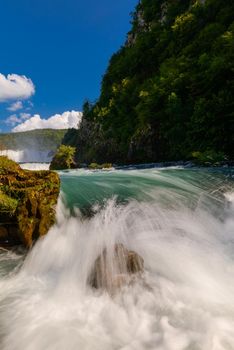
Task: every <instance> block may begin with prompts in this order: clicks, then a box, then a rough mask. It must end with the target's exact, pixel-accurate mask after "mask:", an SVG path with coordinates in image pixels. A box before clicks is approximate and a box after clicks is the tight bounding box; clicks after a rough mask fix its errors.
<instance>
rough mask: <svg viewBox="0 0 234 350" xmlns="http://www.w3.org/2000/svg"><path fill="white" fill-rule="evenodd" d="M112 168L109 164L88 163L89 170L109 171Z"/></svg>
mask: <svg viewBox="0 0 234 350" xmlns="http://www.w3.org/2000/svg"><path fill="white" fill-rule="evenodd" d="M110 168H112V164H111V163H103V164H97V163H90V164H89V169H91V170H95V169H110Z"/></svg>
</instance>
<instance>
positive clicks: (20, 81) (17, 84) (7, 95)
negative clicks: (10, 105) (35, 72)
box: [0, 73, 35, 102]
mask: <svg viewBox="0 0 234 350" xmlns="http://www.w3.org/2000/svg"><path fill="white" fill-rule="evenodd" d="M34 93H35V86H34V84H33V82H32V81H31V79H28V78H27V77H25V76H24V75H18V74H8V75H7V76H5V75H3V74H1V73H0V102H1V101H7V100H18V99H20V100H25V99H27V98H29V97H30V96H32V95H33V94H34Z"/></svg>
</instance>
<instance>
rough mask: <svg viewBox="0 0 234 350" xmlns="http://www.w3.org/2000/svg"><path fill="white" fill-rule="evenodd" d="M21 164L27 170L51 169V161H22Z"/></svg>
mask: <svg viewBox="0 0 234 350" xmlns="http://www.w3.org/2000/svg"><path fill="white" fill-rule="evenodd" d="M20 166H21V168H22V169H27V170H49V167H50V163H21V164H20Z"/></svg>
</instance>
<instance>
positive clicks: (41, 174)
mask: <svg viewBox="0 0 234 350" xmlns="http://www.w3.org/2000/svg"><path fill="white" fill-rule="evenodd" d="M59 188H60V180H59V176H58V174H57V173H55V172H51V171H44V170H43V171H29V170H23V169H21V168H20V166H19V165H18V164H16V163H15V162H13V161H11V160H9V159H8V158H7V157H3V156H2V157H1V156H0V228H1V235H0V243H1V241H3V240H4V241H7V242H8V243H9V244H10V245H15V244H20V243H22V244H24V245H25V246H26V247H31V245H32V244H33V242H34V241H35V240H36V239H38V238H39V237H40V236H43V235H45V234H46V233H47V232H48V230H49V228H50V227H51V225H52V224H53V223H54V221H55V206H56V203H57V199H58V195H59Z"/></svg>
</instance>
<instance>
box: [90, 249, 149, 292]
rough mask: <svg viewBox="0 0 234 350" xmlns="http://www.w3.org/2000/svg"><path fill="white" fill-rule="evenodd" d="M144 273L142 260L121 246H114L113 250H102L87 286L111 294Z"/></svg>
mask: <svg viewBox="0 0 234 350" xmlns="http://www.w3.org/2000/svg"><path fill="white" fill-rule="evenodd" d="M143 272H144V260H143V258H142V257H141V256H140V255H139V254H137V253H136V252H134V251H131V250H128V249H127V248H126V247H125V246H124V245H123V244H115V245H114V247H113V249H110V250H108V251H107V249H104V250H103V252H102V254H101V255H100V256H99V257H98V258H97V259H96V261H95V263H94V267H93V270H92V272H91V275H90V279H89V284H90V285H91V287H93V288H96V289H106V290H107V291H108V292H110V293H113V292H115V291H116V290H118V289H119V288H121V287H123V286H125V285H128V284H130V283H132V282H134V280H135V279H136V278H137V277H140V276H141V275H142V273H143Z"/></svg>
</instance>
